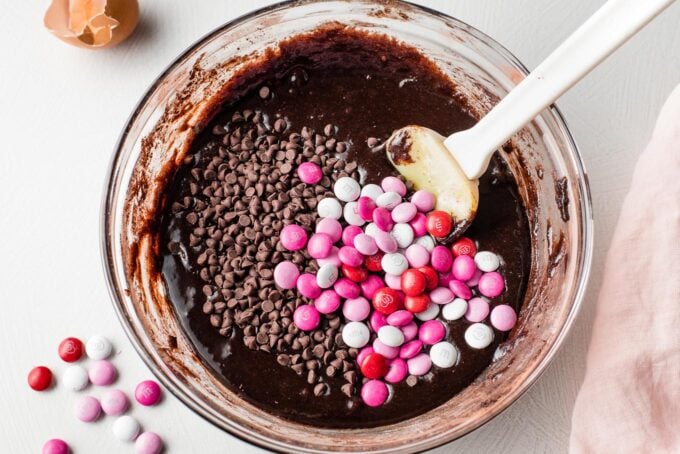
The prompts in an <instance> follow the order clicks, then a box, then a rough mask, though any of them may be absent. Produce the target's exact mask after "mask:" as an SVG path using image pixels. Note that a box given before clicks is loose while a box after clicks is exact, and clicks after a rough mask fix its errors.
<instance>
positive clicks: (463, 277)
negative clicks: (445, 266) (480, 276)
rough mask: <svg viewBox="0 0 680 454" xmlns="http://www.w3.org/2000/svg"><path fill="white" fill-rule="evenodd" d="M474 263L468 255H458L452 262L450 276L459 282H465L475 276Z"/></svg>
mask: <svg viewBox="0 0 680 454" xmlns="http://www.w3.org/2000/svg"><path fill="white" fill-rule="evenodd" d="M476 269H477V267H476V266H475V261H474V260H473V259H472V257H470V256H469V255H459V256H458V257H456V258H455V259H454V260H453V266H452V267H451V274H453V277H454V278H456V279H458V280H459V281H463V282H465V281H467V280H469V279H470V278H472V276H474V275H475V270H476Z"/></svg>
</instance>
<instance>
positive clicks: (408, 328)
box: [401, 322, 418, 342]
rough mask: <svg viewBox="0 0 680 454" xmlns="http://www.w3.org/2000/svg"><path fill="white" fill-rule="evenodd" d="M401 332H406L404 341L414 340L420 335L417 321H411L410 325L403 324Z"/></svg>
mask: <svg viewBox="0 0 680 454" xmlns="http://www.w3.org/2000/svg"><path fill="white" fill-rule="evenodd" d="M401 332H402V333H404V342H408V341H410V340H413V339H415V338H416V336H417V335H418V325H416V322H411V323H409V324H408V325H404V326H402V327H401Z"/></svg>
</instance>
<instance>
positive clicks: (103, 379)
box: [87, 359, 118, 386]
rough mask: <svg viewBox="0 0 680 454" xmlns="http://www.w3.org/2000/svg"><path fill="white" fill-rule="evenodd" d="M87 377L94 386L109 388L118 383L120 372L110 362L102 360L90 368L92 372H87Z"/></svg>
mask: <svg viewBox="0 0 680 454" xmlns="http://www.w3.org/2000/svg"><path fill="white" fill-rule="evenodd" d="M87 375H88V377H89V378H90V382H91V383H92V384H93V385H96V386H108V385H110V384H111V383H113V382H114V381H116V377H117V376H118V371H117V370H116V368H115V366H114V365H113V364H111V362H110V361H107V360H105V359H100V360H99V361H95V362H94V363H93V364H92V365H91V366H90V370H89V371H88V372H87Z"/></svg>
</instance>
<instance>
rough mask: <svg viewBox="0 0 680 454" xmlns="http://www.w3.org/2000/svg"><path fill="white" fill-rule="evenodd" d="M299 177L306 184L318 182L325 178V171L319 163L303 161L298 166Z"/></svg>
mask: <svg viewBox="0 0 680 454" xmlns="http://www.w3.org/2000/svg"><path fill="white" fill-rule="evenodd" d="M297 174H298V177H300V180H302V182H303V183H306V184H317V183H318V182H319V181H321V179H322V178H323V171H322V170H321V167H319V165H318V164H314V163H313V162H303V163H302V164H300V165H299V166H298V168H297Z"/></svg>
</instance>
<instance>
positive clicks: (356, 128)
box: [159, 32, 530, 428]
mask: <svg viewBox="0 0 680 454" xmlns="http://www.w3.org/2000/svg"><path fill="white" fill-rule="evenodd" d="M242 86H243V87H249V88H248V89H247V90H243V92H242V93H238V94H236V93H234V94H233V95H232V96H230V95H229V94H227V98H226V100H225V102H224V104H223V107H222V111H221V112H220V113H219V114H218V115H217V116H216V117H215V118H214V119H213V121H212V122H211V123H210V124H209V125H208V126H207V127H206V128H205V130H204V132H202V133H201V135H200V136H199V137H198V139H197V140H196V141H195V144H194V146H193V149H192V152H193V153H200V154H201V159H200V160H199V161H200V162H205V161H206V160H209V159H210V158H211V157H212V156H214V155H215V154H216V153H217V151H216V150H217V148H216V147H210V146H207V147H206V144H208V145H210V144H211V142H215V140H216V138H215V136H213V134H212V130H213V127H215V125H218V127H219V126H224V125H227V124H228V123H229V121H230V119H231V118H232V116H233V113H234V112H236V111H238V112H243V111H246V110H253V111H254V110H259V111H262V113H263V114H264V118H265V121H267V122H269V123H271V124H273V123H274V121H275V120H276V119H277V118H285V119H286V120H287V123H288V125H289V127H290V128H291V129H292V130H296V131H299V129H300V128H302V127H303V126H308V127H311V128H314V129H316V130H320V131H321V130H323V129H324V126H325V125H326V124H329V123H331V124H334V125H336V126H337V127H338V133H337V135H336V137H337V139H338V140H339V141H340V140H341V141H345V142H347V143H348V144H349V149H348V153H347V155H346V156H345V155H341V157H342V158H345V159H346V160H347V161H356V162H357V163H358V164H359V168H360V174H361V176H362V180H363V181H362V183H367V182H375V183H379V182H380V180H381V179H382V178H383V177H385V176H387V175H393V174H395V171H394V169H393V168H392V167H391V166H390V164H389V162H388V161H387V158H386V157H385V155H384V152H381V151H375V148H370V147H369V146H368V145H367V140H368V139H369V138H378V139H380V140H382V141H384V140H385V139H387V138H388V137H389V135H390V134H391V133H392V131H393V130H395V129H398V128H400V127H403V126H405V125H408V124H419V125H423V126H426V127H429V128H432V129H434V130H436V131H438V132H440V133H442V134H445V135H446V134H450V133H453V132H454V131H457V130H461V129H465V128H468V127H470V126H471V125H473V124H474V121H475V120H474V119H473V118H472V117H471V116H470V115H469V114H468V113H467V112H466V109H465V108H464V107H463V106H462V105H461V102H460V100H457V97H456V96H455V87H454V86H453V85H452V84H451V83H450V82H449V81H448V80H447V79H446V78H444V77H443V76H442V75H441V74H440V73H438V72H437V71H436V70H434V69H433V67H432V65H431V64H430V63H429V62H428V61H427V60H425V59H424V58H423V57H420V56H419V55H417V54H415V53H414V51H413V50H412V49H411V48H406V47H401V46H399V45H397V44H395V43H393V42H391V41H389V40H386V39H382V38H370V39H369V38H367V37H358V36H356V35H350V34H348V35H344V34H342V33H340V34H338V33H337V32H336V33H333V34H330V35H326V34H319V35H318V36H315V37H313V38H311V39H299V40H292V41H290V42H289V43H287V44H286V47H285V48H284V50H283V52H282V53H281V55H276V56H273V58H272V59H271V61H270V62H269V63H268V67H267V68H263V69H262V71H261V73H260V74H258V75H256V76H253V79H252V80H248V81H244V83H243V84H242ZM261 87H267V89H268V90H269V92H268V93H261V91H260V89H261ZM261 94H267V95H268V96H265V97H263V96H261ZM211 154H212V155H211ZM193 165H195V164H186V165H183V166H181V167H180V168H179V169H178V171H177V172H176V175H175V176H174V179H173V180H172V181H170V183H169V187H168V191H167V202H166V207H170V206H171V205H172V203H173V201H181V200H182V198H183V197H185V196H186V194H187V191H188V189H187V188H188V186H189V183H190V182H191V170H192V166H193ZM480 184H481V186H480V202H479V212H478V214H477V217H476V219H475V221H474V223H473V224H472V226H471V227H470V228H469V229H468V231H467V233H466V236H469V237H471V238H472V239H474V240H476V241H478V242H479V246H480V250H490V251H493V252H495V253H496V254H498V255H500V256H501V257H502V258H503V264H502V267H501V269H500V272H501V273H502V274H503V276H504V277H505V280H506V291H505V292H504V293H503V294H502V295H501V296H500V297H498V298H495V299H494V300H493V301H492V306H493V305H496V304H509V305H511V306H513V307H514V308H515V309H516V310H519V308H520V305H521V302H522V299H523V296H524V291H525V287H526V283H527V278H528V274H529V267H530V235H529V229H528V222H527V217H526V214H525V212H524V209H523V207H522V205H521V203H520V201H519V197H518V195H517V190H516V185H515V182H514V180H513V179H512V177H511V175H510V173H509V172H508V170H507V169H506V167H505V165H504V164H503V162H502V161H501V160H500V159H499V158H495V159H494V160H493V161H492V165H491V167H490V169H489V171H488V172H487V174H486V175H485V176H484V177H483V178H482V179H481V183H480ZM310 212H312V213H313V212H314V211H313V210H310ZM314 215H315V214H314ZM236 221H237V220H235V221H234V222H236ZM191 231H192V226H190V225H187V224H186V221H185V220H184V219H183V218H181V217H179V216H176V215H175V214H174V213H173V212H172V211H171V210H170V209H169V208H166V210H165V212H164V213H163V215H162V219H161V227H160V242H159V243H160V245H161V259H160V263H159V267H160V268H161V269H162V274H163V277H164V280H165V282H166V284H167V288H168V291H169V296H170V299H171V301H172V303H173V305H174V307H175V310H176V312H177V314H178V316H179V317H180V319H181V321H182V323H183V326H184V328H185V329H186V331H187V333H188V334H189V336H190V337H191V339H192V340H193V342H194V344H195V345H196V348H197V350H198V351H199V353H200V354H201V355H202V357H203V358H204V360H205V361H206V362H207V363H209V364H210V365H211V366H212V367H213V369H214V370H215V373H216V374H217V375H218V376H220V377H221V378H222V380H223V381H224V382H225V384H226V385H227V386H229V387H230V388H232V389H234V390H237V391H238V392H240V393H242V395H243V396H244V397H245V398H246V399H248V400H250V401H252V402H253V403H255V404H256V405H258V406H260V407H262V408H264V409H266V410H267V411H270V412H272V413H274V414H277V415H280V416H282V417H285V418H289V419H292V420H296V421H299V422H302V423H307V424H313V425H320V426H328V427H347V428H349V427H371V426H379V425H384V424H388V423H391V422H395V421H399V420H404V419H406V418H410V417H413V416H416V415H418V414H421V413H423V412H425V411H427V410H429V409H431V408H434V407H436V406H437V405H439V404H441V403H443V402H445V401H446V400H448V399H449V398H451V397H452V396H453V395H454V394H456V393H458V392H459V391H461V390H462V389H463V388H464V387H465V386H467V385H468V384H470V383H471V382H472V381H473V380H474V379H475V378H476V377H477V376H478V375H479V374H480V373H481V372H482V371H483V370H484V369H485V368H486V367H487V365H488V364H489V363H490V362H491V360H492V357H493V354H494V351H495V350H496V348H497V346H498V345H499V343H501V342H502V341H503V340H504V339H505V337H506V336H505V335H504V334H502V333H500V332H496V333H495V334H496V336H495V341H494V343H493V344H492V345H491V346H489V347H488V348H486V349H484V350H473V349H471V348H470V347H468V346H467V344H466V343H465V341H464V339H463V333H464V332H465V329H466V328H467V326H468V325H469V323H468V322H467V321H465V319H464V318H463V319H461V320H458V321H454V322H446V321H444V320H443V319H442V321H444V322H445V323H447V324H448V330H449V334H448V336H447V340H449V341H450V342H453V343H454V344H455V345H456V346H457V347H458V349H459V352H460V361H459V364H458V365H456V366H454V367H453V368H451V369H438V368H433V369H432V371H431V372H430V373H429V374H428V375H426V376H425V377H423V378H421V379H420V380H419V382H418V383H417V384H416V385H415V386H413V387H410V386H408V385H407V384H406V382H402V383H400V384H397V385H393V394H392V396H391V398H390V399H389V401H388V402H387V403H386V404H385V405H383V406H381V407H379V408H370V407H368V406H365V405H363V404H362V403H361V402H360V400H359V398H358V397H356V396H355V397H353V398H348V397H347V396H346V395H345V394H343V393H342V392H340V386H341V385H342V384H343V383H344V381H343V380H342V377H339V378H330V379H328V380H327V381H328V383H329V384H330V392H329V393H328V394H327V395H325V396H320V397H317V396H315V395H314V393H313V392H312V390H313V385H309V384H308V383H307V380H306V378H305V376H304V374H303V375H297V374H296V373H295V372H294V371H293V370H291V369H290V368H288V367H283V366H281V365H279V364H278V363H277V360H276V354H272V353H267V352H263V351H254V350H251V349H248V348H247V347H246V346H245V345H244V343H243V334H242V333H241V332H239V330H235V331H234V332H233V334H231V337H229V338H227V337H224V336H222V335H220V334H219V332H218V330H217V329H216V328H215V327H213V326H211V324H210V322H209V317H208V316H207V315H206V314H205V313H204V312H203V310H202V305H203V304H204V302H205V296H204V295H203V293H202V291H201V288H202V287H203V284H204V283H203V281H201V279H200V278H199V276H198V268H199V267H198V266H197V265H196V260H197V254H196V253H195V252H194V251H193V250H192V247H191V246H190V245H189V243H190V240H189V232H191ZM171 243H173V244H181V245H182V248H181V250H182V251H184V252H183V253H182V254H178V253H177V249H175V250H173V251H170V250H169V248H168V244H171Z"/></svg>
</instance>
